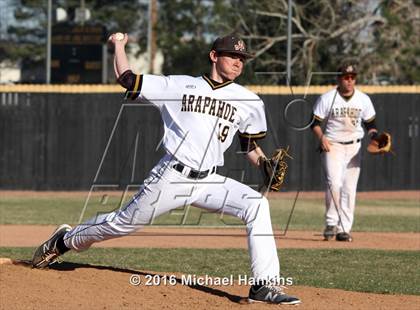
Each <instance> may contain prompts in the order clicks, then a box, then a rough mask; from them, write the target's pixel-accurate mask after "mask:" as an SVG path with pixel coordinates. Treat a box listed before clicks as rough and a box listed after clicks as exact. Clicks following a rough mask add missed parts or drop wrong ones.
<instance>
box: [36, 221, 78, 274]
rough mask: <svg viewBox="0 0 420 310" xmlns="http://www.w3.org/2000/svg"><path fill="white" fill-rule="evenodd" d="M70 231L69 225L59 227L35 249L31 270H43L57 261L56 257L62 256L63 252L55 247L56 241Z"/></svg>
mask: <svg viewBox="0 0 420 310" xmlns="http://www.w3.org/2000/svg"><path fill="white" fill-rule="evenodd" d="M71 229H72V228H71V226H70V225H67V224H63V225H60V226H59V227H58V228H57V229H56V230H55V231H54V233H53V234H52V235H51V237H50V239H48V240H47V241H45V242H44V243H43V244H41V245H40V246H39V247H38V248H37V249H36V251H35V253H34V256H33V258H32V268H38V269H43V268H46V267H48V266H49V265H51V264H54V263H55V262H56V261H57V260H58V257H59V256H60V255H61V254H63V251H60V249H59V248H58V246H57V241H58V240H59V239H60V238H61V239H62V238H63V237H64V235H65V234H66V233H67V232H68V231H70V230H71Z"/></svg>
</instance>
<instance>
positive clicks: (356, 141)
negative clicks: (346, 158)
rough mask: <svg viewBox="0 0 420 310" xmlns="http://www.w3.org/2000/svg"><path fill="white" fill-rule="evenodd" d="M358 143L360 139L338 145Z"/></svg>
mask: <svg viewBox="0 0 420 310" xmlns="http://www.w3.org/2000/svg"><path fill="white" fill-rule="evenodd" d="M360 141H362V139H357V140H352V141H346V142H338V143H340V144H344V145H347V144H353V143H359V142H360Z"/></svg>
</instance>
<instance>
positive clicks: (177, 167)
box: [172, 164, 216, 179]
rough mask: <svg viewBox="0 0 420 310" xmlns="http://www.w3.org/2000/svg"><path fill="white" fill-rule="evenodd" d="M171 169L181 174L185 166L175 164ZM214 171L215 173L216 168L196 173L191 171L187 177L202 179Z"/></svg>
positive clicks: (196, 171)
mask: <svg viewBox="0 0 420 310" xmlns="http://www.w3.org/2000/svg"><path fill="white" fill-rule="evenodd" d="M172 168H174V169H175V170H176V171H178V172H181V173H182V171H184V168H185V166H184V165H183V164H175V165H173V166H172ZM215 171H216V167H213V168H211V169H210V170H206V171H198V170H194V169H191V170H190V172H189V173H188V175H187V177H189V178H191V179H204V178H205V177H206V176H208V175H209V174H210V173H213V172H215Z"/></svg>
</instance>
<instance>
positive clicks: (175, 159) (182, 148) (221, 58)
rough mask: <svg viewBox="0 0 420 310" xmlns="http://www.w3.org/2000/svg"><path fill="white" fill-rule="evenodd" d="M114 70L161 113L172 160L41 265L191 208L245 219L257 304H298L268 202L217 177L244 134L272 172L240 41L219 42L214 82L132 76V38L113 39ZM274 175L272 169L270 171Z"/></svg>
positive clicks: (247, 148) (40, 258)
mask: <svg viewBox="0 0 420 310" xmlns="http://www.w3.org/2000/svg"><path fill="white" fill-rule="evenodd" d="M109 41H110V43H111V44H113V45H114V47H115V57H114V70H115V74H116V77H117V81H118V83H119V84H120V85H122V86H123V87H124V88H125V89H127V92H126V98H127V99H130V100H137V101H139V102H148V103H151V104H153V105H154V106H156V108H157V109H159V111H160V113H161V116H162V120H163V126H164V138H163V145H164V148H165V150H166V155H165V156H163V158H161V160H160V161H159V162H158V163H157V164H156V166H155V167H154V168H153V169H152V171H151V172H150V174H149V176H148V177H147V178H146V180H144V183H143V185H142V186H141V188H140V190H139V192H138V193H137V194H136V195H134V197H133V198H132V200H131V201H130V202H129V203H128V204H127V205H126V206H125V207H124V208H122V209H120V210H117V211H114V212H111V213H109V214H104V215H101V216H99V218H98V217H96V218H94V219H92V220H90V221H88V222H86V223H84V224H82V225H79V226H76V227H74V228H71V227H70V226H68V225H66V224H64V225H62V226H60V227H59V228H58V229H57V230H56V231H55V233H54V234H53V235H52V237H51V238H50V239H49V240H47V241H46V242H45V243H44V244H43V245H41V246H40V247H39V248H38V249H37V251H36V252H35V254H34V258H33V266H34V267H35V268H44V267H47V266H48V265H50V264H52V263H54V262H55V261H56V259H57V257H58V256H60V255H62V254H63V253H65V252H66V251H68V250H75V251H82V250H86V249H88V248H89V247H90V246H91V245H92V244H93V243H95V242H100V241H103V240H107V239H111V238H117V237H121V236H126V235H127V234H130V233H132V232H134V231H137V230H139V229H141V228H142V227H143V226H144V225H146V224H147V223H150V222H151V221H152V220H153V219H154V218H156V217H158V216H159V215H161V214H164V213H166V212H169V211H171V210H173V209H175V208H178V207H182V206H184V205H186V204H188V205H192V206H195V207H198V208H202V209H205V210H211V211H214V212H223V213H224V214H229V215H232V216H236V217H238V218H240V219H241V220H242V221H243V222H244V224H245V225H246V230H247V236H248V245H249V255H250V260H251V270H252V274H253V277H254V279H256V280H257V281H256V284H255V285H252V286H251V288H250V291H249V301H250V302H253V301H259V302H268V303H275V304H297V303H300V300H299V299H298V298H296V297H293V296H288V295H286V294H285V293H284V292H283V291H282V289H281V288H280V287H279V286H278V279H280V267H279V260H278V257H277V249H276V244H275V240H274V236H273V230H272V226H271V219H270V210H269V204H268V200H267V199H266V198H265V197H264V196H263V195H261V194H260V193H259V192H257V191H255V190H253V189H251V188H250V187H248V186H246V185H244V184H242V183H240V182H237V181H235V180H233V179H230V178H227V177H224V176H221V175H219V174H218V173H217V167H218V166H222V165H223V161H224V160H223V154H224V152H225V151H226V150H227V149H228V148H229V146H230V145H231V144H232V140H233V138H234V136H235V135H236V133H237V132H239V139H240V142H241V147H242V150H243V151H244V153H245V154H246V156H247V158H248V159H249V161H250V162H251V163H252V164H253V165H255V166H257V167H260V166H264V167H266V166H267V162H270V160H269V159H267V158H266V157H265V155H264V153H263V151H262V149H261V148H260V147H259V146H258V140H259V139H262V138H264V136H265V135H266V131H267V125H266V119H265V111H264V103H263V102H262V100H261V99H260V98H259V97H258V96H257V95H256V94H254V93H252V92H251V91H249V90H247V89H246V88H244V87H242V86H240V85H238V84H235V83H234V82H233V81H234V80H235V78H237V77H238V76H239V75H240V74H241V73H242V69H243V66H244V63H245V61H246V59H248V58H251V57H252V55H250V54H249V53H248V52H247V50H246V47H245V44H244V42H243V41H242V40H241V39H239V38H238V37H236V36H235V35H228V36H225V37H221V38H218V39H216V40H215V41H214V43H213V45H212V47H211V49H210V52H209V54H208V58H209V62H210V65H211V67H210V72H209V74H207V75H203V76H199V77H192V76H188V75H169V76H157V75H149V74H142V75H138V74H135V73H133V72H132V71H131V69H130V66H129V63H128V60H127V56H126V53H125V45H126V43H127V41H128V36H127V34H125V35H121V34H113V35H111V36H110V38H109ZM264 171H270V169H264Z"/></svg>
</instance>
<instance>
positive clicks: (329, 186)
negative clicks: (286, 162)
mask: <svg viewBox="0 0 420 310" xmlns="http://www.w3.org/2000/svg"><path fill="white" fill-rule="evenodd" d="M360 148H361V143H360V142H359V143H353V144H347V145H343V144H340V143H337V142H330V151H329V152H323V153H322V161H323V168H324V171H325V176H326V190H325V206H326V212H325V224H326V225H328V226H337V232H347V233H349V232H350V231H351V228H352V226H353V220H354V209H355V205H356V191H357V182H358V180H359V175H360V162H361V152H360ZM340 220H341V221H340Z"/></svg>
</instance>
